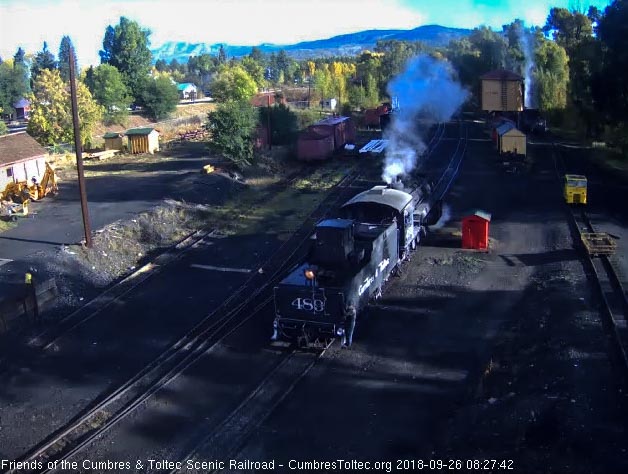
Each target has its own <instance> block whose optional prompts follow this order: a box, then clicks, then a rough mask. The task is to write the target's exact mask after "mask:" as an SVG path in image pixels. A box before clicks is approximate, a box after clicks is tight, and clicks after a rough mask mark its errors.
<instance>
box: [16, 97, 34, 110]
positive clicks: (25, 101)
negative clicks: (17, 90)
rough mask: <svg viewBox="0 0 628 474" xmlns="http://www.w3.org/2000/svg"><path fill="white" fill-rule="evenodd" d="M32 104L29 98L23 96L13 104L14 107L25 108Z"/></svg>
mask: <svg viewBox="0 0 628 474" xmlns="http://www.w3.org/2000/svg"><path fill="white" fill-rule="evenodd" d="M30 105H31V103H30V102H29V100H28V99H25V98H24V97H22V98H21V99H20V100H18V101H16V102H15V103H14V104H13V107H14V108H16V109H24V108H26V107H30Z"/></svg>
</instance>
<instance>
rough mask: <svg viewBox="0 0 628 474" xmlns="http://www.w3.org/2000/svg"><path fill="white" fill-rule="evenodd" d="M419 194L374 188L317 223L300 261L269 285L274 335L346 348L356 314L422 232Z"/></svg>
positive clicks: (423, 207)
mask: <svg viewBox="0 0 628 474" xmlns="http://www.w3.org/2000/svg"><path fill="white" fill-rule="evenodd" d="M418 195H419V194H414V195H413V194H411V193H407V192H404V191H401V190H397V189H392V188H390V187H387V186H375V187H373V188H371V189H369V190H367V191H364V192H362V193H360V194H358V195H357V196H355V197H354V198H352V199H350V200H349V201H347V202H346V203H345V204H344V205H343V206H342V208H341V212H342V214H343V215H342V217H339V218H334V219H325V220H323V221H321V222H319V224H318V225H317V226H316V229H315V232H314V235H313V236H312V238H311V247H310V250H309V253H308V256H307V258H306V260H305V262H303V263H301V264H299V265H297V266H296V267H295V268H293V269H292V271H291V272H290V273H289V274H288V275H287V276H286V277H285V278H284V279H283V280H282V281H281V282H280V283H279V284H278V285H277V287H275V295H274V296H275V298H274V299H275V320H274V323H273V327H274V332H273V340H278V339H287V340H290V341H295V342H297V343H298V344H299V345H301V346H304V345H307V344H309V343H312V342H316V341H324V340H328V339H332V338H335V337H341V338H342V339H343V341H346V343H347V344H348V345H350V344H351V341H352V338H353V328H354V327H355V319H356V317H359V316H360V315H361V314H362V313H363V310H364V308H365V307H366V306H367V304H368V302H369V300H370V299H371V298H377V297H379V296H380V295H381V290H382V286H383V284H384V283H385V282H386V281H387V280H388V278H389V277H390V275H391V274H392V273H393V272H394V271H395V269H397V268H398V266H399V264H400V263H401V261H402V260H403V259H404V258H405V257H406V256H407V255H408V254H409V252H410V251H411V250H413V249H415V248H416V245H417V244H418V242H419V240H420V237H421V234H422V233H423V232H424V227H423V224H424V221H425V220H426V219H425V218H426V217H427V215H428V214H429V208H427V207H426V206H427V204H426V203H420V204H419V199H418V197H417V196H418ZM417 204H418V205H419V206H418V208H419V211H418V212H416V211H415V206H417Z"/></svg>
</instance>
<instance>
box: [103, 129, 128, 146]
mask: <svg viewBox="0 0 628 474" xmlns="http://www.w3.org/2000/svg"><path fill="white" fill-rule="evenodd" d="M122 137H124V132H107V133H105V134H104V135H103V138H104V139H105V150H122V149H123V148H124V144H123V143H122Z"/></svg>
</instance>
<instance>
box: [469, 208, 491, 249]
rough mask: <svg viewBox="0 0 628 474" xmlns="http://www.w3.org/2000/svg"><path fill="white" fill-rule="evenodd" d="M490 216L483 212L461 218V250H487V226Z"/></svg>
mask: <svg viewBox="0 0 628 474" xmlns="http://www.w3.org/2000/svg"><path fill="white" fill-rule="evenodd" d="M489 222H491V215H490V214H489V213H488V212H484V211H475V213H473V214H471V215H469V216H466V217H463V218H462V248H463V249H476V250H487V249H488V225H489Z"/></svg>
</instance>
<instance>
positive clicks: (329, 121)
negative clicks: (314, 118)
mask: <svg viewBox="0 0 628 474" xmlns="http://www.w3.org/2000/svg"><path fill="white" fill-rule="evenodd" d="M347 120H351V118H350V117H327V118H326V119H323V120H320V121H319V122H316V123H315V124H314V125H312V126H313V127H316V126H317V125H337V124H339V123H342V122H346V121H347Z"/></svg>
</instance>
